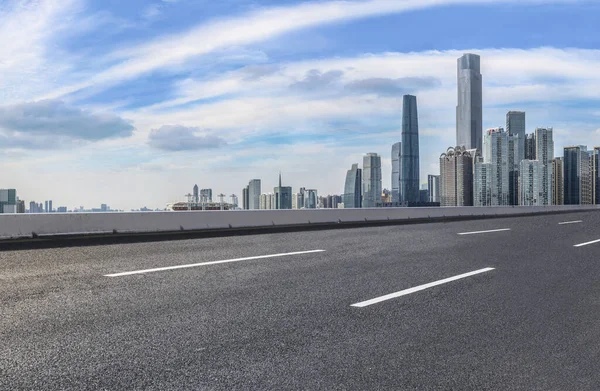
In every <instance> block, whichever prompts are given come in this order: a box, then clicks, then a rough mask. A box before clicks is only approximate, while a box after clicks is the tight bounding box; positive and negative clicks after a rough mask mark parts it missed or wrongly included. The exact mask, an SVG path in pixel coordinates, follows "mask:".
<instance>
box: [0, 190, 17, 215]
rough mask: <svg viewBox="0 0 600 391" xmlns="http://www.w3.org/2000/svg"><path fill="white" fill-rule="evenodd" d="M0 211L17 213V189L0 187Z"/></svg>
mask: <svg viewBox="0 0 600 391" xmlns="http://www.w3.org/2000/svg"><path fill="white" fill-rule="evenodd" d="M0 213H17V191H16V190H15V189H0Z"/></svg>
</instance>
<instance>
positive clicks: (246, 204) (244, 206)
mask: <svg viewBox="0 0 600 391" xmlns="http://www.w3.org/2000/svg"><path fill="white" fill-rule="evenodd" d="M242 209H243V210H248V209H250V202H249V200H248V186H246V187H244V188H243V189H242Z"/></svg>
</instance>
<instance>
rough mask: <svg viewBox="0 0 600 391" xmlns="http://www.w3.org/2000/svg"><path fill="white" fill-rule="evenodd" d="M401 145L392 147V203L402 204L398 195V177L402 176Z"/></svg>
mask: <svg viewBox="0 0 600 391" xmlns="http://www.w3.org/2000/svg"><path fill="white" fill-rule="evenodd" d="M401 167H402V143H395V144H394V145H392V203H395V204H399V203H400V202H402V198H401V195H400V175H402V169H401Z"/></svg>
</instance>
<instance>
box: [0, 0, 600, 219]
mask: <svg viewBox="0 0 600 391" xmlns="http://www.w3.org/2000/svg"><path fill="white" fill-rule="evenodd" d="M18 3H19V4H21V3H27V4H29V3H31V6H27V7H19V6H17V4H18ZM18 3H17V2H16V1H12V0H9V1H7V2H5V3H4V4H3V7H2V8H1V9H0V16H2V19H3V21H4V23H3V26H2V27H0V40H3V42H10V45H6V44H5V45H2V49H0V59H1V60H2V61H1V62H0V75H2V76H0V78H1V79H0V81H1V82H2V88H1V89H0V141H1V142H0V172H2V175H1V176H0V187H3V188H16V189H18V191H19V195H20V196H21V197H22V199H24V200H38V202H39V200H42V201H43V200H47V199H55V200H60V201H61V205H68V206H69V208H73V207H75V206H77V205H81V204H83V205H100V204H101V203H108V204H110V205H113V206H114V207H115V208H118V209H124V210H130V209H137V208H139V207H140V205H149V206H151V207H164V205H165V204H167V203H169V202H175V201H181V200H182V199H183V198H184V195H185V194H186V193H187V192H188V191H189V190H188V189H189V188H190V185H189V184H190V183H192V184H194V183H197V184H198V185H199V186H201V187H203V188H204V187H206V188H208V187H210V188H212V189H214V190H215V192H219V193H221V192H222V193H224V194H227V195H229V194H237V195H238V197H240V198H241V196H242V194H241V193H240V192H241V188H242V187H243V185H244V184H245V183H247V182H248V180H249V179H250V178H262V179H263V180H264V181H265V182H264V186H265V188H272V187H275V186H277V183H276V179H274V173H276V172H278V171H282V172H284V173H285V175H286V178H287V179H286V184H288V185H289V186H292V187H293V188H294V189H297V188H299V187H300V186H310V187H311V188H316V189H318V190H319V193H320V194H340V193H341V192H342V190H341V189H342V187H343V183H340V182H343V180H342V181H340V179H339V178H343V177H344V175H345V173H346V171H347V169H348V167H350V166H351V164H352V163H355V162H360V161H361V159H362V156H363V155H364V153H366V152H375V153H378V154H379V155H380V156H382V178H383V184H382V187H383V188H388V189H389V188H391V187H392V186H391V181H390V180H391V159H390V158H391V157H390V153H389V150H390V149H389V148H390V146H391V145H392V144H393V143H395V142H398V141H399V140H400V138H399V134H400V132H401V117H400V116H399V115H398V113H399V112H400V111H401V107H402V95H403V94H412V95H415V96H417V97H418V98H419V125H420V157H421V161H420V166H421V167H420V178H421V181H420V182H421V183H420V184H423V183H424V179H425V178H427V175H429V174H433V175H435V174H438V172H439V155H440V153H441V152H443V151H445V150H446V149H447V147H448V146H451V145H455V144H456V140H455V134H456V118H455V114H456V106H457V104H458V102H457V75H456V71H457V59H458V58H460V57H461V56H462V55H463V54H465V53H473V54H476V55H479V56H481V58H482V59H484V60H483V61H482V64H481V74H482V75H483V91H484V93H483V124H482V128H483V129H488V128H494V127H499V126H505V116H506V113H507V112H508V111H523V112H526V113H527V128H526V133H527V134H529V133H532V132H533V131H534V130H535V128H537V127H553V128H554V144H555V150H554V155H555V156H561V155H562V148H563V147H564V146H568V145H579V144H583V145H588V146H589V147H590V148H592V147H593V146H596V145H600V131H598V129H599V128H600V125H599V123H600V116H599V114H598V110H597V109H595V107H598V104H597V102H598V100H600V96H598V92H597V91H599V90H600V88H599V86H600V76H599V75H598V74H597V69H598V67H599V66H600V53H599V52H598V50H597V49H596V48H597V47H599V44H600V43H599V38H598V36H599V34H597V32H598V31H597V27H590V26H592V25H593V26H595V25H596V24H595V23H592V22H591V19H590V18H591V17H592V15H594V13H596V14H597V13H598V12H599V11H600V6H599V5H597V4H590V3H589V2H585V3H586V4H585V5H583V4H584V2H569V4H566V3H564V2H553V3H552V5H546V4H542V5H540V4H539V3H538V4H537V5H536V4H534V3H533V2H527V1H525V2H520V3H519V4H520V7H519V9H518V11H517V10H513V8H514V7H512V6H511V5H510V4H506V2H500V1H495V2H494V1H492V2H489V3H487V2H486V4H462V2H456V1H454V2H449V1H448V2H444V1H441V2H439V5H438V6H424V5H422V2H418V1H409V2H407V3H406V4H407V5H406V7H407V8H403V7H404V6H400V5H397V4H395V3H394V2H381V1H361V2H353V3H352V4H348V5H347V7H343V8H342V9H341V11H340V12H330V10H331V9H332V8H331V7H333V4H336V3H333V2H327V1H324V2H309V3H299V2H296V1H286V2H282V3H281V4H280V5H279V6H278V7H276V8H274V7H273V6H272V2H271V3H268V2H261V1H255V2H250V3H252V4H253V5H255V6H258V7H252V6H249V4H243V5H242V4H235V2H234V4H229V7H224V6H223V5H220V4H205V3H203V5H202V6H200V5H199V4H192V3H193V2H187V1H179V2H175V1H172V2H162V1H157V3H156V4H154V5H153V6H154V8H152V9H146V7H144V6H143V5H145V6H148V7H149V5H148V4H142V3H141V2H139V3H138V2H137V0H134V1H133V2H132V3H131V5H130V6H129V7H113V6H111V5H107V4H106V2H99V1H92V0H90V1H89V2H86V3H85V4H84V2H82V1H78V0H66V1H63V2H43V1H42V2H39V6H37V5H36V4H34V3H33V2H30V1H28V0H24V1H21V2H18ZM420 3H421V4H420ZM459 3H460V4H459ZM151 5H152V4H151ZM442 6H443V7H442ZM442 8H443V12H442ZM300 9H302V10H304V12H303V15H304V16H303V18H304V19H302V18H301V20H300V21H296V22H295V23H291V24H285V25H280V24H277V23H275V22H277V21H278V20H286V17H285V16H286V15H291V14H293V13H296V12H298V11H299V10H300ZM199 11H201V12H199ZM232 12H233V13H232ZM565 15H569V16H570V17H571V18H574V19H577V20H580V21H582V22H581V23H579V24H578V25H577V26H573V25H568V23H566V22H564V20H566V19H567V18H565V17H564V16H565ZM499 17H502V18H503V20H512V19H513V18H517V17H518V18H519V20H520V21H521V22H520V23H515V24H514V26H512V25H511V26H512V28H511V29H502V31H491V30H492V29H489V28H487V26H489V23H490V21H496V20H497V19H498V18H499ZM415 18H416V19H415ZM217 19H218V20H220V22H218V23H217V22H216V20H217ZM414 20H419V21H420V22H421V23H417V24H415V23H414V22H413V21H414ZM174 21H177V23H174ZM341 21H343V22H344V23H339V22H341ZM450 21H452V23H450ZM524 21H526V22H527V23H523V22H524ZM586 21H588V22H589V23H588V22H586ZM240 22H242V23H240ZM537 22H540V23H541V22H544V23H552V25H553V29H552V31H549V32H545V34H538V33H537V31H536V29H535V28H533V26H536V25H539V23H537ZM252 23H255V24H254V25H255V26H271V27H272V29H270V30H269V31H267V32H263V33H258V31H262V30H261V29H255V30H254V31H250V30H248V29H246V28H245V27H244V26H246V25H251V24H252ZM458 24H463V25H465V26H470V28H469V29H468V31H466V30H465V29H463V28H456V26H457V25H458ZM57 25H60V26H61V29H53V28H52V27H53V26H57ZM426 26H435V27H434V28H426ZM477 26H480V27H482V28H481V31H482V33H481V34H477V36H474V34H472V31H473V30H472V29H473V28H477ZM108 31H110V33H108ZM207 32H209V33H210V34H208V36H210V37H211V38H210V39H209V40H207V39H206V36H207V34H206V33H207ZM356 32H360V35H361V39H360V40H356V39H351V37H353V36H356ZM409 32H410V36H411V37H412V38H411V40H401V39H398V38H397V37H399V36H404V35H406V34H407V33H409ZM225 33H227V34H229V35H227V36H226V34H225ZM227 37H229V38H227ZM580 37H587V38H586V40H585V41H582V40H581V39H580ZM405 41H409V42H405ZM90 42H94V45H90V44H89V43H90ZM456 42H459V43H460V46H458V45H457V44H456ZM201 43H202V45H201ZM178 45H182V46H178ZM183 47H188V48H191V49H190V51H189V52H186V51H183V50H182V51H178V48H180V49H181V48H183ZM32 48H34V49H35V50H33V49H32ZM170 49H172V51H173V53H177V55H178V56H180V57H173V56H163V55H162V54H164V53H169V52H170ZM32 74H33V75H35V77H32V78H29V77H24V75H32ZM22 112H28V113H30V114H31V116H30V117H28V118H25V117H23V116H21V115H20V114H19V113H22ZM52 116H54V118H55V119H56V121H50V120H49V118H52ZM323 167H327V170H323ZM32 172H36V173H39V175H37V176H36V180H35V181H32V180H31V175H30V173H32ZM315 173H318V174H319V175H315ZM182 189H183V190H184V191H183V192H182Z"/></svg>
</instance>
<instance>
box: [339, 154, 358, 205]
mask: <svg viewBox="0 0 600 391" xmlns="http://www.w3.org/2000/svg"><path fill="white" fill-rule="evenodd" d="M343 202H344V208H361V207H362V170H361V169H360V168H358V164H353V165H352V168H351V169H350V170H348V173H347V174H346V183H345V184H344V200H343Z"/></svg>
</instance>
